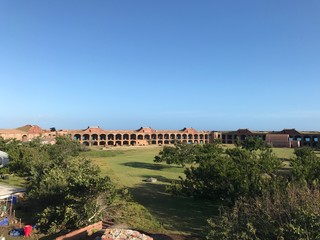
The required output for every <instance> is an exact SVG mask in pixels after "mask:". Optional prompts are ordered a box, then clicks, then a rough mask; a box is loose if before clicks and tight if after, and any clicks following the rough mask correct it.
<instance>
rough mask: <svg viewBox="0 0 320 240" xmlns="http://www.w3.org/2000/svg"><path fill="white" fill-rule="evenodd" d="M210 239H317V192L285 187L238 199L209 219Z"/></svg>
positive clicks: (319, 213) (319, 203) (319, 197)
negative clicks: (257, 195)
mask: <svg viewBox="0 0 320 240" xmlns="http://www.w3.org/2000/svg"><path fill="white" fill-rule="evenodd" d="M209 225H210V228H211V230H210V232H209V234H208V236H207V239H212V240H215V239H217V240H234V239H246V240H264V239H268V240H278V239H281V240H284V239H286V240H300V239H320V232H319V229H320V191H319V189H313V190H312V189H309V188H302V189H301V187H300V186H295V185H289V186H287V187H280V188H277V190H276V191H275V192H274V193H273V194H270V193H269V192H265V193H263V195H262V196H260V197H255V198H241V199H239V200H238V201H237V202H236V204H235V205H234V207H233V208H231V209H228V208H223V209H221V213H220V216H218V217H215V218H211V219H210V220H209Z"/></svg>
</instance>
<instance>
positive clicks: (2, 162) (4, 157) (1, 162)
mask: <svg viewBox="0 0 320 240" xmlns="http://www.w3.org/2000/svg"><path fill="white" fill-rule="evenodd" d="M8 164H9V155H8V154H7V153H5V152H2V151H0V168H2V167H4V166H6V165H8Z"/></svg>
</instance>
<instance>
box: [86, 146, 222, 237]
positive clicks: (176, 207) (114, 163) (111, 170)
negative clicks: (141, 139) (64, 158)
mask: <svg viewBox="0 0 320 240" xmlns="http://www.w3.org/2000/svg"><path fill="white" fill-rule="evenodd" d="M118 149H119V150H104V151H97V150H94V151H90V152H86V153H85V155H87V157H88V158H90V159H91V160H92V161H93V162H94V163H96V164H97V165H99V166H100V167H101V169H102V174H106V175H109V176H110V177H111V178H112V179H113V180H114V181H115V182H116V183H117V184H118V185H119V186H121V187H128V188H129V189H130V192H131V194H132V195H133V197H134V199H135V200H136V201H137V202H138V203H140V204H142V205H143V206H144V207H146V208H147V209H148V210H149V212H150V213H151V214H152V215H153V216H154V217H155V218H156V219H157V220H158V221H159V222H160V223H161V224H162V225H163V227H164V228H165V229H166V230H167V231H168V232H170V233H183V234H195V233H196V234H199V235H201V234H203V233H204V231H205V228H206V227H207V223H206V219H207V218H209V217H211V216H213V215H215V214H217V211H218V207H217V206H218V205H217V203H214V202H210V201H203V200H194V199H192V198H184V197H177V196H171V195H170V194H168V193H166V192H165V188H166V185H168V184H169V183H170V182H171V181H172V180H174V179H178V177H179V176H182V175H183V169H182V168H181V167H176V166H169V165H167V164H159V163H154V162H153V159H154V156H155V155H157V154H158V153H159V151H160V150H161V148H160V147H145V148H132V149H130V148H128V149H123V148H118ZM148 177H155V178H157V179H158V181H157V182H156V183H148V182H145V181H144V180H145V179H146V178H148ZM142 230H143V229H142Z"/></svg>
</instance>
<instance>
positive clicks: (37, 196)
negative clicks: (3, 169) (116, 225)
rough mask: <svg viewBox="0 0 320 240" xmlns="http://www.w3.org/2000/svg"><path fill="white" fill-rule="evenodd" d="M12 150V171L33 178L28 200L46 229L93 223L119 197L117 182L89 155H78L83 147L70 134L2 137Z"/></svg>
mask: <svg viewBox="0 0 320 240" xmlns="http://www.w3.org/2000/svg"><path fill="white" fill-rule="evenodd" d="M0 147H1V149H2V150H5V151H6V152H7V153H8V154H9V158H10V163H9V169H10V171H11V172H14V173H18V174H20V175H22V176H28V178H29V179H30V180H29V182H28V186H27V190H26V193H27V202H26V204H27V205H29V206H30V208H31V207H32V209H33V213H34V214H35V215H36V219H37V222H38V225H39V226H40V227H41V230H42V231H48V232H56V231H60V230H63V229H74V228H78V227H82V226H84V225H87V224H90V223H92V222H95V221H97V220H100V219H101V217H102V216H103V215H104V214H105V213H106V210H107V208H108V207H109V206H110V205H111V203H112V202H113V200H114V198H115V197H116V191H115V187H114V185H113V183H112V182H111V180H110V178H108V177H101V176H100V169H99V168H98V167H97V166H95V165H93V164H92V163H91V162H90V161H89V160H87V159H85V158H78V159H77V158H75V157H76V156H78V155H79V153H80V152H81V151H83V150H84V149H83V147H82V146H81V145H80V144H79V143H78V142H76V141H72V140H71V139H69V138H68V137H60V136H59V137H57V138H56V144H54V145H43V144H41V142H40V140H39V139H36V140H34V141H31V142H28V143H22V142H19V141H16V140H3V139H0Z"/></svg>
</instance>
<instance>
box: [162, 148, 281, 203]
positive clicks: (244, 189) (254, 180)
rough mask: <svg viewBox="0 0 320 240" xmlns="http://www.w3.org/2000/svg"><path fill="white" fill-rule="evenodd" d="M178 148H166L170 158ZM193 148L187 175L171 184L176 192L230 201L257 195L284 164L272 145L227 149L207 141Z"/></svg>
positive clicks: (168, 159)
mask: <svg viewBox="0 0 320 240" xmlns="http://www.w3.org/2000/svg"><path fill="white" fill-rule="evenodd" d="M175 151H179V149H177V150H175V149H174V148H172V149H171V151H170V152H167V155H166V159H167V162H170V156H173V159H174V158H175V157H176V154H177V153H176V152H175ZM194 152H195V153H196V154H195V156H194V157H193V159H194V162H196V164H194V165H192V166H190V167H186V168H185V170H184V173H185V177H184V178H182V177H180V181H177V182H176V183H175V184H174V185H172V186H171V187H170V190H171V191H172V192H173V193H175V194H183V195H187V196H194V197H199V198H208V199H222V200H227V201H230V202H233V201H235V200H236V199H237V198H238V197H240V196H256V195H258V194H261V192H262V191H263V189H264V188H266V187H267V185H268V184H269V182H270V181H269V179H270V178H275V176H276V172H277V170H278V169H279V168H280V166H281V162H280V161H279V160H278V159H277V158H276V157H275V155H274V154H273V153H272V151H271V150H270V149H265V150H263V151H255V152H254V151H248V150H246V149H243V148H239V147H237V148H234V149H227V150H225V151H224V150H223V149H222V148H221V147H220V145H204V146H201V147H197V151H194Z"/></svg>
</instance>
